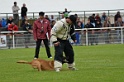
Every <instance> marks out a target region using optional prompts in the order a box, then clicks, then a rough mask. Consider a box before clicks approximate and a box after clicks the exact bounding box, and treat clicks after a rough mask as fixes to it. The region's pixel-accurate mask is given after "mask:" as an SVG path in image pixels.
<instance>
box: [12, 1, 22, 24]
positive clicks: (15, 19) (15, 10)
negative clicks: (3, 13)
mask: <svg viewBox="0 0 124 82" xmlns="http://www.w3.org/2000/svg"><path fill="white" fill-rule="evenodd" d="M19 10H20V8H19V7H18V6H17V2H14V5H13V6H12V11H13V18H14V22H15V24H18V22H19V15H18V11H19Z"/></svg>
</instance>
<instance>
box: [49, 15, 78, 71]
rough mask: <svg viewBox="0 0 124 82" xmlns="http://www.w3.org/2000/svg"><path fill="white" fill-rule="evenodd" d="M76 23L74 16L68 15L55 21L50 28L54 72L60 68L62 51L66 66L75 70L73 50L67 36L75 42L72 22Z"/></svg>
mask: <svg viewBox="0 0 124 82" xmlns="http://www.w3.org/2000/svg"><path fill="white" fill-rule="evenodd" d="M75 23H76V17H75V16H74V15H70V16H69V17H68V18H66V19H65V18H64V19H61V20H59V21H57V22H56V23H55V25H54V26H53V28H52V29H51V41H52V42H53V44H54V48H55V56H54V68H55V71H56V72H59V71H60V70H61V68H62V58H63V52H64V54H65V56H66V59H67V61H68V68H69V69H71V70H75V64H74V51H73V48H72V46H71V44H70V42H69V37H71V39H72V40H73V41H74V42H75V41H76V38H75V33H74V24H75Z"/></svg>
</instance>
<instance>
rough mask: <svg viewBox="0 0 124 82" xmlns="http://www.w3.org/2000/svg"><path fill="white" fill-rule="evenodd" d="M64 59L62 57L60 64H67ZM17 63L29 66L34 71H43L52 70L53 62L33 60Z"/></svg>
mask: <svg viewBox="0 0 124 82" xmlns="http://www.w3.org/2000/svg"><path fill="white" fill-rule="evenodd" d="M67 62H68V61H67V60H66V57H63V61H62V64H64V63H67ZM17 63H22V64H30V65H32V67H33V68H34V69H38V71H41V70H42V71H44V70H54V60H51V61H47V60H43V59H34V60H32V61H31V62H28V61H24V60H20V61H18V62H17Z"/></svg>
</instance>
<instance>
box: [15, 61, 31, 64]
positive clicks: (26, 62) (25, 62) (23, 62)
mask: <svg viewBox="0 0 124 82" xmlns="http://www.w3.org/2000/svg"><path fill="white" fill-rule="evenodd" d="M17 63H22V64H31V62H28V61H25V60H19V61H17Z"/></svg>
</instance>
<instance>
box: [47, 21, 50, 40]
mask: <svg viewBox="0 0 124 82" xmlns="http://www.w3.org/2000/svg"><path fill="white" fill-rule="evenodd" d="M47 32H48V39H50V32H51V26H50V22H49V21H48V27H47Z"/></svg>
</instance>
